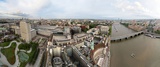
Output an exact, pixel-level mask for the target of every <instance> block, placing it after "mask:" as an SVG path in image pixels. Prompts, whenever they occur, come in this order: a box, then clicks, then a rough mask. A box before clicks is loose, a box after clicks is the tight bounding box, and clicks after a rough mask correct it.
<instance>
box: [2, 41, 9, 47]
mask: <svg viewBox="0 0 160 67" xmlns="http://www.w3.org/2000/svg"><path fill="white" fill-rule="evenodd" d="M9 43H10V42H3V43H0V47H5V46H8V45H9Z"/></svg>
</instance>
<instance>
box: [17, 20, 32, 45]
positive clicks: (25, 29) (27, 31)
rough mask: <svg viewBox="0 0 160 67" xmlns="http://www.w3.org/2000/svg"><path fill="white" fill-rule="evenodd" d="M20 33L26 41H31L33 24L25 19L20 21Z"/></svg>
mask: <svg viewBox="0 0 160 67" xmlns="http://www.w3.org/2000/svg"><path fill="white" fill-rule="evenodd" d="M20 34H21V38H22V39H23V40H25V41H26V42H30V41H31V25H30V23H27V22H25V21H21V22H20Z"/></svg>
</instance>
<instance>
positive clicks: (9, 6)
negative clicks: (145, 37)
mask: <svg viewBox="0 0 160 67" xmlns="http://www.w3.org/2000/svg"><path fill="white" fill-rule="evenodd" d="M22 17H23V18H37V19H38V18H44V19H55V18H58V19H74V18H75V19H118V18H119V19H155V18H156V19H159V18H160V0H0V18H22Z"/></svg>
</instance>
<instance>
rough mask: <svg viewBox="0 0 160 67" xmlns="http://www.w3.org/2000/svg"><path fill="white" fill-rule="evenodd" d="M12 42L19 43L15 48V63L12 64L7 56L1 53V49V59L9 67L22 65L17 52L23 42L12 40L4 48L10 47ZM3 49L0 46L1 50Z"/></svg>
mask: <svg viewBox="0 0 160 67" xmlns="http://www.w3.org/2000/svg"><path fill="white" fill-rule="evenodd" d="M12 43H16V44H17V45H16V49H15V57H16V62H15V63H14V64H13V65H11V64H10V63H9V62H8V61H7V58H6V57H5V56H4V55H3V54H2V53H1V51H0V56H1V57H0V61H1V63H2V64H4V65H7V66H9V67H17V66H19V65H20V62H19V58H18V54H17V52H18V51H19V49H18V46H19V45H20V44H21V42H17V41H12V42H11V43H10V44H9V45H8V46H6V47H3V48H9V47H10V46H11V45H12ZM1 49H2V47H0V50H1Z"/></svg>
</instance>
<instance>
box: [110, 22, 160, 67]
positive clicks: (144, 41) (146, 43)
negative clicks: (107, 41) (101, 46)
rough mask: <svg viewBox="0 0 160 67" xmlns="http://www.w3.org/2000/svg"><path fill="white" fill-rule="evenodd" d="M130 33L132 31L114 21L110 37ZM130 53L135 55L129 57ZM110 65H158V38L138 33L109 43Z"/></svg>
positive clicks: (134, 66) (159, 40)
mask: <svg viewBox="0 0 160 67" xmlns="http://www.w3.org/2000/svg"><path fill="white" fill-rule="evenodd" d="M130 33H134V31H132V30H130V29H128V28H126V27H124V26H123V25H120V24H119V23H115V24H113V26H112V34H111V37H117V36H121V35H125V34H130ZM132 53H134V54H135V57H131V54H132ZM111 67H160V39H155V38H150V37H147V36H144V35H140V36H137V37H135V38H132V39H128V40H123V41H121V42H114V43H111Z"/></svg>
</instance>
